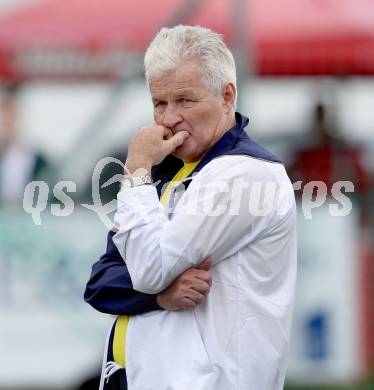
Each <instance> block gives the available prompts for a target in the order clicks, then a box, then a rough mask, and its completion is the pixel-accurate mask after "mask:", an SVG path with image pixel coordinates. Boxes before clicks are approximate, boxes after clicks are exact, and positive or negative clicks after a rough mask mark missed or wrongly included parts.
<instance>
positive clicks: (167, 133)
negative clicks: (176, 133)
mask: <svg viewBox="0 0 374 390" xmlns="http://www.w3.org/2000/svg"><path fill="white" fill-rule="evenodd" d="M172 136H173V133H172V131H171V130H170V129H169V128H168V127H164V140H168V139H170V138H171V137H172Z"/></svg>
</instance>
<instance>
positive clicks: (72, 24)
mask: <svg viewBox="0 0 374 390" xmlns="http://www.w3.org/2000/svg"><path fill="white" fill-rule="evenodd" d="M179 23H185V24H200V25H203V26H207V27H210V28H212V29H214V30H216V31H218V32H220V33H222V34H223V35H224V37H225V40H226V42H227V43H228V45H229V46H230V48H231V49H232V50H233V53H234V55H235V57H236V61H237V67H238V82H239V101H238V106H239V107H238V109H239V111H241V112H242V113H243V114H245V115H246V116H248V117H249V118H250V124H249V127H248V133H249V134H250V136H251V137H252V138H254V139H255V140H256V141H257V142H260V143H261V144H263V145H264V146H266V147H268V148H269V149H270V150H272V151H273V152H274V153H276V154H277V155H278V156H280V157H281V158H282V159H283V161H284V162H285V164H286V166H287V169H288V172H289V176H290V177H291V179H292V182H293V183H296V184H295V195H296V198H297V200H298V208H299V217H298V232H299V233H298V236H299V243H298V281H297V294H296V303H295V311H294V321H293V328H292V337H291V343H290V351H289V365H288V372H287V388H288V389H293V390H296V389H374V299H373V298H374V251H373V237H374V228H373V208H374V200H373V179H374V174H373V172H374V77H373V76H374V2H373V1H372V0H283V1H279V0H158V1H151V0H105V1H104V0H0V389H3V390H8V389H9V390H12V389H28V390H31V389H51V390H54V389H56V390H57V389H61V390H62V389H63V390H73V389H96V388H97V378H96V379H95V377H96V376H97V375H98V372H99V370H100V365H101V358H102V355H103V350H104V343H105V339H106V333H107V330H108V327H109V324H110V323H111V321H112V319H111V318H108V316H105V315H103V314H100V313H97V312H95V311H94V310H93V309H91V308H90V307H89V306H88V305H87V304H85V303H84V302H83V297H82V295H83V291H84V287H85V283H86V281H87V279H88V277H89V274H90V270H91V266H92V264H93V263H94V262H95V261H96V260H97V259H98V258H99V256H100V255H101V254H102V253H103V252H104V250H105V242H106V230H107V229H108V223H109V226H110V216H111V212H112V211H113V208H112V207H111V206H112V205H113V203H109V202H111V201H112V200H113V199H114V198H115V196H116V192H117V191H118V188H119V187H118V183H117V182H115V183H112V184H110V182H107V180H108V179H109V178H110V177H112V176H113V175H115V174H116V173H120V172H121V167H120V165H119V164H116V163H115V162H111V163H109V164H107V165H106V166H105V168H104V169H102V172H101V176H100V179H97V178H96V179H95V178H94V179H92V173H93V170H94V168H95V166H96V164H97V163H98V161H99V160H101V159H102V158H103V157H109V156H110V157H115V158H118V159H120V160H121V161H124V159H125V158H126V147H127V143H128V140H129V138H130V137H131V136H132V135H134V133H135V132H136V131H137V130H138V129H139V128H140V127H141V126H143V125H146V124H149V123H152V104H151V100H150V98H149V95H148V92H147V89H146V86H145V81H144V78H143V67H142V56H143V54H144V50H145V48H146V47H147V44H148V43H149V41H150V39H151V38H152V36H153V35H154V34H155V33H156V32H157V31H158V30H159V29H160V28H161V27H163V26H173V25H175V24H179ZM100 169H101V168H100ZM35 180H38V181H43V182H44V184H43V183H42V184H40V182H39V184H38V185H36V186H34V187H32V186H31V187H30V185H28V183H30V182H31V181H35ZM62 181H64V183H61V182H62ZM339 181H344V182H351V183H353V187H354V191H353V192H352V186H349V185H345V187H344V188H340V187H338V192H337V191H336V189H337V188H336V187H334V185H336V184H335V183H336V182H339ZM105 182H107V183H106V184H105ZM74 183H75V184H74ZM321 183H322V184H321ZM26 186H27V187H26ZM25 189H26V192H25ZM34 190H35V191H34ZM93 190H94V191H96V190H97V191H98V192H99V194H100V199H101V201H100V202H102V204H108V203H109V205H108V206H106V207H104V208H102V207H100V210H102V212H101V213H100V215H98V214H97V212H96V211H97V210H98V208H96V209H94V208H93V207H92V205H96V206H97V207H99V206H101V203H97V202H98V201H97V199H96V198H95V197H94V199H93V198H92V193H93ZM340 190H341V191H340ZM64 194H65V195H64ZM303 194H304V195H303ZM308 194H310V196H309V197H308V196H307V195H308ZM24 195H25V196H24ZM33 195H34V196H33ZM303 197H304V201H305V203H304V207H301V200H302V199H303ZM84 205H86V206H84ZM305 205H306V206H305ZM350 205H352V207H350ZM95 210H96V211H95ZM347 210H348V211H347ZM103 215H105V216H106V215H107V216H108V219H104V218H103ZM100 216H101V217H100ZM108 221H109V222H108ZM104 222H105V223H104Z"/></svg>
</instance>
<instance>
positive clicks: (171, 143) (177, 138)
mask: <svg viewBox="0 0 374 390" xmlns="http://www.w3.org/2000/svg"><path fill="white" fill-rule="evenodd" d="M188 137H189V134H188V132H187V131H178V133H176V134H174V135H173V136H172V137H171V138H169V139H168V140H166V141H165V143H164V144H165V146H166V148H167V152H169V153H171V152H173V151H174V150H175V149H176V148H177V147H178V146H181V145H182V144H183V142H184V141H185V140H186V139H187V138H188Z"/></svg>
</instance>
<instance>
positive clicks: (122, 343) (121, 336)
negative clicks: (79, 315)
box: [112, 161, 200, 367]
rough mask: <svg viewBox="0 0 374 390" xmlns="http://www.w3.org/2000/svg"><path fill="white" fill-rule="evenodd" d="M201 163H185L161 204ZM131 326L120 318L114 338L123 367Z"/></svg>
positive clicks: (127, 318) (167, 188)
mask: <svg viewBox="0 0 374 390" xmlns="http://www.w3.org/2000/svg"><path fill="white" fill-rule="evenodd" d="M199 162H200V161H196V162H192V163H184V165H183V167H182V168H181V169H180V170H179V171H178V172H177V173H176V174H175V176H174V177H173V179H172V180H171V181H170V182H169V184H168V186H167V187H166V190H165V191H164V193H163V194H162V196H161V199H160V202H161V204H162V205H163V206H164V207H166V206H167V205H168V203H169V200H170V195H171V193H172V190H173V188H174V187H175V186H176V185H177V184H178V183H179V182H181V181H182V180H183V179H185V178H186V177H188V176H189V175H190V174H191V173H192V171H193V170H194V169H195V168H196V166H197V164H198V163H199ZM128 325H129V316H125V315H121V316H118V319H117V321H116V324H115V327H114V336H113V346H112V348H113V357H114V361H115V362H116V363H117V364H119V365H120V366H122V367H126V334H127V327H128Z"/></svg>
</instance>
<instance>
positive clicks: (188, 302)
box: [182, 297, 197, 310]
mask: <svg viewBox="0 0 374 390" xmlns="http://www.w3.org/2000/svg"><path fill="white" fill-rule="evenodd" d="M196 306H197V304H196V303H195V302H194V301H193V300H192V299H190V298H188V297H184V298H183V300H182V308H183V309H185V310H187V309H193V308H195V307H196Z"/></svg>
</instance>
